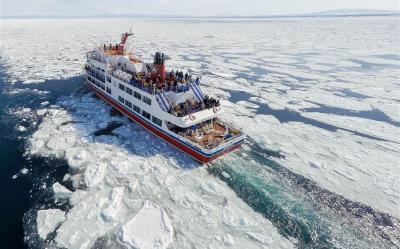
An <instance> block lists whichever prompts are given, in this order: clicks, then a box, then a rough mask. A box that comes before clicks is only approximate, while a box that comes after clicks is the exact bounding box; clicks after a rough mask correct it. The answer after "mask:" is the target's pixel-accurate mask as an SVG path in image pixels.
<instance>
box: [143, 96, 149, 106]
mask: <svg viewBox="0 0 400 249" xmlns="http://www.w3.org/2000/svg"><path fill="white" fill-rule="evenodd" d="M143 102H144V103H146V104H148V105H151V99H149V98H147V97H146V96H143Z"/></svg>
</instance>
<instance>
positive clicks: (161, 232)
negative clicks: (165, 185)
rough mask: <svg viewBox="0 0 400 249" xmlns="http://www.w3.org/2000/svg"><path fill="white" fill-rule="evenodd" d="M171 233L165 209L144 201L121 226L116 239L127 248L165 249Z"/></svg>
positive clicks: (170, 224) (170, 225) (170, 238)
mask: <svg viewBox="0 0 400 249" xmlns="http://www.w3.org/2000/svg"><path fill="white" fill-rule="evenodd" d="M173 234H174V233H173V226H172V222H171V220H170V218H169V217H168V215H167V214H166V213H165V211H164V210H163V209H162V208H161V207H159V206H157V205H155V204H154V203H151V202H149V201H144V204H143V207H142V208H141V209H140V210H139V211H138V212H137V213H136V215H135V216H134V217H133V218H132V219H131V220H129V221H128V222H127V223H126V224H125V225H123V226H122V227H121V230H120V232H119V233H118V237H117V241H118V242H120V243H121V244H122V245H124V246H125V247H126V248H129V249H136V248H143V249H145V248H146V249H151V248H154V249H165V248H167V247H168V244H169V243H170V242H171V241H172V237H173Z"/></svg>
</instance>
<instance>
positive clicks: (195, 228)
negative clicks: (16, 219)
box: [29, 95, 293, 248]
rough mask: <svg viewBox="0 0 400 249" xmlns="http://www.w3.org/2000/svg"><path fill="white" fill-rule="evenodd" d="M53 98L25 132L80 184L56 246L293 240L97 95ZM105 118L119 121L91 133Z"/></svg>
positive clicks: (266, 244)
mask: <svg viewBox="0 0 400 249" xmlns="http://www.w3.org/2000/svg"><path fill="white" fill-rule="evenodd" d="M59 105H60V107H59V108H50V109H48V110H47V115H46V116H45V117H44V119H43V122H42V123H41V124H40V126H39V128H38V130H37V131H36V132H35V133H34V134H33V135H32V137H31V138H30V140H29V142H30V150H29V151H30V153H31V154H39V155H43V156H55V157H65V158H66V159H67V160H68V163H69V165H70V166H71V168H72V169H73V172H75V175H73V176H71V177H70V179H71V180H72V182H73V185H74V186H75V187H79V186H80V187H79V189H76V190H75V191H74V192H73V193H71V197H70V204H71V205H72V209H71V210H69V212H68V213H67V214H66V220H65V222H64V223H62V225H61V227H60V228H59V229H58V230H57V235H56V237H55V241H56V243H57V245H58V246H60V247H66V248H90V246H91V245H93V244H94V243H95V241H96V239H98V238H100V237H107V238H112V237H113V236H116V237H117V239H113V240H111V242H110V243H117V242H116V241H118V242H119V243H121V244H122V245H125V246H127V247H128V248H136V246H139V247H138V248H166V247H167V246H168V247H171V248H192V247H197V246H207V245H208V246H209V247H212V248H225V247H230V246H233V247H234V248H292V247H293V244H292V243H291V242H290V241H288V240H287V239H286V238H284V237H282V236H281V235H279V233H278V231H277V230H276V228H275V227H274V226H273V225H272V224H271V223H270V222H269V221H268V220H266V219H265V218H263V217H262V216H261V214H259V213H256V212H254V211H253V210H252V209H251V208H250V207H249V206H247V205H246V204H245V203H244V202H243V201H242V200H240V199H239V198H238V197H237V196H236V194H235V193H234V192H233V191H232V190H231V189H230V188H229V187H228V186H226V185H225V183H223V182H222V181H220V180H218V179H216V178H214V177H213V176H210V175H209V174H208V173H207V170H206V169H205V168H203V167H197V166H198V165H197V164H196V163H195V162H193V160H192V159H190V158H189V157H186V156H182V154H181V153H180V152H178V151H176V150H175V149H173V148H171V147H170V146H169V145H167V144H166V143H164V142H162V141H160V140H159V139H157V138H155V137H153V136H151V135H149V134H148V132H147V131H145V130H144V129H141V128H139V127H138V126H137V125H135V124H133V123H131V122H127V120H126V119H125V118H121V117H115V116H114V117H113V116H110V115H109V110H110V107H108V106H107V105H105V104H104V103H103V102H101V101H100V100H97V99H94V98H92V97H90V95H85V96H82V97H69V98H65V99H63V100H62V101H61V102H60V103H59ZM62 108H64V109H62ZM112 121H114V122H120V123H121V124H123V126H121V127H119V128H117V129H115V130H114V131H113V132H112V133H111V134H110V135H102V136H94V135H93V133H94V132H95V131H97V130H98V129H99V128H100V127H104V125H103V123H110V122H112ZM139 137H140V138H141V139H137V138H139ZM93 184H94V185H93ZM85 186H89V188H87V187H85ZM150 228H151V229H150ZM149 229H150V230H151V231H150V230H149ZM153 232H154V233H153ZM260 238H261V239H260Z"/></svg>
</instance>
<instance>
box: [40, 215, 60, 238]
mask: <svg viewBox="0 0 400 249" xmlns="http://www.w3.org/2000/svg"><path fill="white" fill-rule="evenodd" d="M64 220H65V213H64V211H61V210H59V209H47V210H39V211H38V213H37V219H36V221H37V229H38V234H39V236H40V238H42V239H46V238H47V235H48V234H49V233H51V232H53V231H54V230H55V229H56V228H57V227H58V226H59V225H60V224H61V223H62V222H64Z"/></svg>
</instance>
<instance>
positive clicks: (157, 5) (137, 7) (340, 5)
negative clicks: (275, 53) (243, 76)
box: [0, 0, 399, 17]
mask: <svg viewBox="0 0 400 249" xmlns="http://www.w3.org/2000/svg"><path fill="white" fill-rule="evenodd" d="M0 9H1V12H0V13H1V16H2V17H12V16H14V17H15V16H16V17H34V16H49V17H57V16H71V17H74V16H103V15H184V16H232V15H240V16H254V15H290V14H304V13H313V12H318V11H323V10H330V9H379V10H399V0H350V1H349V0H334V1H326V0H279V1H277V0H197V1H195V0H0Z"/></svg>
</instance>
